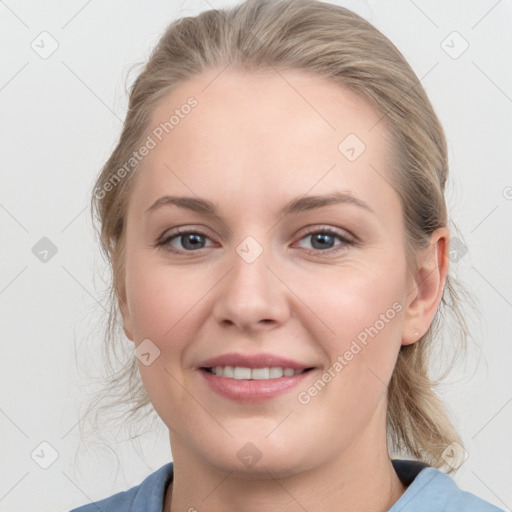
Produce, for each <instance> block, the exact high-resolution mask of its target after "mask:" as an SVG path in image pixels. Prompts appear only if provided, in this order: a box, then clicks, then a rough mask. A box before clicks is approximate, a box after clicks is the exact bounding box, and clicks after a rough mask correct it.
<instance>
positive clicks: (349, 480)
mask: <svg viewBox="0 0 512 512" xmlns="http://www.w3.org/2000/svg"><path fill="white" fill-rule="evenodd" d="M372 437H373V439H372ZM174 441H176V439H174ZM172 451H173V459H174V479H173V484H172V488H171V486H170V487H169V489H168V492H167V495H166V501H165V507H164V511H165V512H177V511H179V510H187V511H191V512H192V511H194V510H196V511H201V510H208V511H209V512H220V511H222V512H235V511H239V510H244V511H246V512H256V511H261V510H265V511H266V512H267V511H268V512H272V511H274V510H275V511H278V510H279V511H285V512H303V511H304V510H308V511H309V512H313V511H316V510H321V511H322V512H335V511H336V512H348V511H350V512H359V511H361V512H363V511H364V512H385V511H387V510H389V508H391V506H392V505H393V504H394V503H395V502H396V501H397V500H398V498H399V497H400V496H401V495H402V494H403V492H404V491H405V487H404V486H403V484H402V483H401V482H400V480H399V478H398V476H397V475H396V473H395V470H394V469H393V466H392V463H391V460H390V459H389V456H388V451H387V445H386V440H385V436H384V439H382V438H381V439H376V438H375V436H372V435H371V432H370V435H368V433H366V434H365V433H363V434H362V435H361V436H360V437H359V439H357V440H355V441H354V443H352V444H351V447H350V448H349V449H346V450H344V451H343V453H342V454H341V455H339V456H333V458H332V459H331V460H329V461H328V462H326V463H324V464H322V465H320V466H317V467H312V468H310V469H309V470H307V471H303V472H300V473H297V474H295V475H293V476H288V477H286V478H275V477H273V476H272V474H271V473H270V472H269V473H268V478H262V479H250V478H247V477H245V478H244V477H243V476H237V475H236V474H235V473H234V472H230V471H221V470H219V469H218V468H215V467H211V465H209V464H206V463H205V462H204V461H203V460H202V459H199V458H197V457H196V456H195V455H194V454H193V453H191V452H190V451H188V450H186V449H184V448H183V445H182V444H180V443H178V446H177V447H175V446H174V445H173V450H172Z"/></svg>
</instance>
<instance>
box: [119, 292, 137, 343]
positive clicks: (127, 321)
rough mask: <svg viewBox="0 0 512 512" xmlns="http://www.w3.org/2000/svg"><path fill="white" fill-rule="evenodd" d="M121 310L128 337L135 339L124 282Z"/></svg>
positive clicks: (121, 294)
mask: <svg viewBox="0 0 512 512" xmlns="http://www.w3.org/2000/svg"><path fill="white" fill-rule="evenodd" d="M118 296H119V310H120V311H121V316H122V318H123V331H124V334H125V335H126V337H127V338H128V339H129V340H131V341H134V338H133V331H132V317H131V315H130V309H129V308H128V301H127V300H126V288H125V285H124V283H123V284H122V285H121V289H120V290H119V295H118Z"/></svg>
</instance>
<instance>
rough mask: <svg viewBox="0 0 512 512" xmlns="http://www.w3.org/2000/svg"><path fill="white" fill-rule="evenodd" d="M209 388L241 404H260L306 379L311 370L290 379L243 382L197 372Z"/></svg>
mask: <svg viewBox="0 0 512 512" xmlns="http://www.w3.org/2000/svg"><path fill="white" fill-rule="evenodd" d="M199 371H200V372H201V373H202V375H203V376H204V378H205V379H206V382H207V383H208V384H209V386H210V388H211V389H212V390H213V391H215V392H216V393H218V394H219V395H221V396H223V397H225V398H229V399H231V400H238V401H242V402H261V401H263V400H270V399H271V398H274V397H276V396H278V395H280V394H281V393H284V392H285V391H288V390H290V389H292V388H294V387H295V386H298V385H299V384H300V383H301V382H303V381H304V379H306V378H307V377H308V376H309V374H310V373H311V371H312V370H309V371H305V372H302V373H299V374H297V375H292V376H291V377H279V378H277V379H265V380H263V379H262V380H257V379H251V380H245V379H230V378H228V377H220V376H218V375H214V374H213V373H210V372H208V371H206V370H203V369H200V370H199Z"/></svg>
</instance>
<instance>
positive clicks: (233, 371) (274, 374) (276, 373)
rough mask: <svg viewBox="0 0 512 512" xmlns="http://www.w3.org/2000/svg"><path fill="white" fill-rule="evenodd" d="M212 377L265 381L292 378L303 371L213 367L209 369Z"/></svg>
mask: <svg viewBox="0 0 512 512" xmlns="http://www.w3.org/2000/svg"><path fill="white" fill-rule="evenodd" d="M211 371H212V373H213V374H214V375H217V376H218V377H227V378H229V379H237V380H251V379H253V380H266V379H279V378H280V377H283V376H284V377H292V376H293V375H298V374H299V373H302V372H303V371H304V370H294V369H293V368H280V367H272V368H246V367H244V366H235V367H233V366H215V367H214V368H211Z"/></svg>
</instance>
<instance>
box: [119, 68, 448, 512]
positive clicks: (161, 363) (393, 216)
mask: <svg viewBox="0 0 512 512" xmlns="http://www.w3.org/2000/svg"><path fill="white" fill-rule="evenodd" d="M219 72H220V70H215V71H210V72H205V73H203V74H201V75H198V76H196V77H194V78H193V79H191V80H189V81H187V82H184V83H182V84H181V85H180V86H179V87H177V88H176V89H174V90H173V91H172V92H171V93H170V94H168V95H167V96H166V97H165V98H164V99H163V100H162V102H161V103H160V104H159V106H158V107H157V108H156V110H155V111H154V113H153V118H152V124H151V126H152V127H154V126H157V125H158V124H159V123H160V122H163V121H165V120H167V119H168V118H169V116H170V113H171V114H172V112H173V111H174V109H175V108H179V107H180V106H181V105H183V104H184V103H185V102H186V100H187V98H189V97H190V96H194V97H195V98H196V99H197V101H198V105H197V106H196V107H195V108H194V109H193V110H192V111H191V113H190V114H189V115H188V116H186V117H185V118H184V119H182V120H180V123H179V124H178V125H177V126H175V128H174V129H173V131H172V132H170V133H169V135H167V136H166V137H165V138H164V139H163V141H162V142H160V143H159V144H158V145H157V146H156V147H155V148H154V149H152V150H151V152H150V153H149V155H148V156H147V157H146V158H145V159H144V160H143V162H142V164H141V168H140V169H139V171H138V173H139V174H138V175H137V179H136V181H135V183H134V185H133V189H132V191H131V195H130V200H129V204H128V212H127V222H126V233H125V235H126V240H125V242H126V249H127V250H126V267H125V269H126V271H125V275H124V279H123V289H122V293H121V295H122V314H123V318H124V328H125V333H126V335H127V336H128V338H129V339H131V340H132V341H133V342H134V344H135V345H136V346H138V344H139V343H141V342H142V340H144V339H148V338H149V339H150V340H151V341H152V343H154V344H155V345H156V346H157V347H158V348H159V350H160V355H159V357H157V358H156V359H155V360H154V361H153V362H152V363H151V364H150V365H148V366H145V365H143V364H140V363H139V367H140V373H141V376H142V379H143V382H144V385H145V388H146V390H147V392H148V395H149V397H150V399H151V402H152V404H153V406H154V408H155V410H156V411H157V413H158V414H159V415H160V417H161V418H162V420H163V421H164V422H165V424H166V425H167V427H168V428H169V436H170V442H171V448H172V454H173V460H174V465H175V472H174V482H173V485H172V487H171V486H170V487H169V489H168V490H167V493H166V499H165V508H164V510H167V511H169V510H170V511H171V512H175V511H178V510H189V509H190V508H191V507H194V508H195V509H197V510H198V511H201V510H208V511H209V512H216V511H224V512H225V511H231V510H233V511H235V510H236V511H239V510H244V511H256V510H265V511H272V510H280V511H283V510H285V511H290V512H291V511H296V510H304V509H306V510H308V511H316V510H318V511H320V510H322V511H334V510H336V511H352V512H353V511H359V510H361V511H363V510H364V511H367V512H368V511H384V510H388V509H389V508H390V507H391V505H392V504H393V503H394V502H395V501H396V500H397V499H398V498H399V497H400V495H401V494H402V493H403V492H404V491H405V488H404V486H403V485H402V484H401V482H400V481H399V479H398V477H397V475H396V474H395V472H394V470H393V468H392V466H391V462H390V459H389V456H388V451H387V446H386V407H387V403H386V385H387V383H388V382H389V379H390V377H391V375H392V372H393V368H394V365H395V361H396V357H397V354H398V351H399V349H400V346H401V345H402V344H410V343H414V342H415V341H417V339H418V338H420V337H421V336H422V335H423V334H424V333H425V331H426V330H427V329H428V326H429V325H430V323H431V321H432V319H433V317H434V315H435V312H436V310H437V307H438V305H439V302H440V299H441V295H442V289H443V286H444V282H445V277H446V271H447V258H446V247H447V243H448V237H449V234H448V232H447V230H446V229H444V228H441V229H439V230H437V231H436V232H435V233H434V234H433V235H432V238H431V244H430V246H429V248H428V249H426V250H424V251H422V252H421V253H420V252H419V253H417V254H416V256H415V257H416V262H415V265H414V268H412V269H411V268H409V267H408V265H407V261H406V246H405V231H404V222H403V218H402V209H401V203H400V200H399V197H398V195H397V193H396V191H395V190H394V189H393V188H392V186H391V185H390V182H391V168H390V167H391V166H390V164H389V162H390V156H391V149H390V142H389V134H388V132H387V129H386V126H385V123H384V122H380V123H379V124H377V125H376V123H377V121H378V120H379V118H380V116H379V114H378V113H377V112H375V111H374V110H373V109H372V108H371V107H370V106H369V105H367V104H366V103H365V102H364V101H362V100H361V99H360V98H359V97H357V96H355V95H354V94H353V93H351V92H350V91H348V90H346V89H344V88H341V87H340V86H338V85H334V84H332V83H330V82H328V81H326V80H324V79H322V78H318V77H315V76H312V75H309V74H307V73H305V72H302V71H286V72H281V73H280V74H277V73H275V72H268V73H258V74H255V72H254V71H253V72H245V73H244V72H242V71H236V70H225V71H224V72H222V73H220V75H219ZM208 84H209V85H208ZM206 86H207V87H206ZM291 86H293V87H291ZM205 87H206V88H205ZM299 93H300V94H299ZM348 134H356V135H357V136H358V137H359V139H361V140H362V141H363V142H364V144H365V145H366V149H365V151H364V152H363V153H362V154H361V155H360V156H359V158H357V159H356V160H355V161H353V162H350V161H349V160H348V159H347V158H346V157H345V156H344V155H343V154H342V153H341V152H340V151H339V150H338V145H339V144H340V142H341V141H342V140H343V139H344V138H345V137H346V136H347V135H348ZM376 170H378V173H377V172H376ZM383 177H384V178H386V179H383ZM335 190H336V191H341V192H345V193H348V194H350V195H351V196H352V197H356V198H358V199H359V200H361V201H364V202H365V203H366V205H367V206H368V209H366V208H363V207H361V206H358V205H355V204H351V203H343V204H334V205H330V206H325V207H322V208H318V209H314V210H310V211H305V212H300V213H294V214H289V215H285V216H283V215H282V214H280V213H279V210H280V209H281V208H282V207H283V206H284V204H285V203H287V202H288V201H289V200H291V199H293V198H297V197H300V196H303V195H305V194H307V195H323V194H329V193H331V192H333V191H335ZM166 194H168V195H171V194H172V195H176V196H188V197H196V198H197V197H199V198H203V199H207V200H209V201H211V202H213V203H214V204H215V205H216V207H217V209H218V215H210V214H206V215H205V214H200V213H197V212H192V211H189V210H187V209H183V208H179V207H177V206H174V205H170V206H165V207H162V208H159V209H155V210H154V211H151V212H150V213H147V212H146V211H147V209H148V208H149V207H150V206H151V205H152V204H153V203H154V202H155V201H156V200H157V199H159V198H160V197H162V196H164V195H166ZM177 226H181V227H182V228H190V229H191V230H192V231H194V230H195V232H197V231H199V232H201V233H204V234H205V235H206V236H205V237H200V238H199V242H200V244H199V248H194V246H193V247H192V249H190V245H184V244H186V243H187V241H188V240H189V238H188V237H180V236H176V237H175V238H173V239H172V240H171V241H168V242H167V248H169V247H171V248H174V249H175V250H181V251H182V252H181V254H175V253H172V252H170V251H169V250H168V249H167V250H166V248H165V247H164V246H156V243H157V241H158V240H159V239H162V235H163V234H165V235H166V236H165V237H164V238H168V237H169V236H171V235H172V234H173V231H172V229H173V228H175V227H177ZM326 227H330V228H331V229H334V230H336V231H337V232H338V233H339V234H340V235H341V236H342V237H346V238H349V239H351V240H352V241H354V240H355V243H347V242H344V241H343V239H338V238H337V236H334V237H333V238H332V239H329V240H327V247H326V249H323V250H322V249H321V248H320V249H319V248H318V247H319V246H318V245H317V244H315V240H317V239H318V235H317V236H316V237H315V236H314V235H311V234H310V235H307V232H308V231H309V230H312V231H315V232H322V228H326ZM174 234H175V232H174ZM247 236H251V237H253V238H254V239H255V240H256V241H257V242H258V243H259V244H260V246H261V247H262V248H263V252H262V253H261V255H260V256H259V257H258V258H257V259H256V260H255V261H254V262H252V263H248V262H246V261H245V260H244V259H243V258H242V257H240V255H239V254H238V253H237V251H236V249H237V246H239V244H240V243H241V242H242V241H243V240H244V239H245V238H246V237H247ZM184 238H185V240H184ZM196 243H197V241H196ZM201 246H202V247H201ZM196 247H197V246H196ZM329 250H330V251H331V252H330V253H328V251H329ZM334 251H336V252H334ZM396 303H398V304H399V305H400V306H401V311H399V312H397V313H396V315H395V316H394V318H393V319H392V320H391V321H389V322H388V323H386V324H385V327H384V328H382V329H380V330H379V332H378V334H377V335H376V336H374V337H373V338H371V339H370V341H369V342H368V344H367V345H366V346H365V347H364V349H363V350H361V351H360V352H359V353H358V354H357V355H355V356H354V358H353V359H352V360H351V361H349V363H348V364H347V365H346V366H345V367H344V368H343V370H342V371H341V372H339V373H338V374H336V376H335V378H333V379H332V380H331V381H330V382H329V383H328V384H327V385H326V386H325V388H324V389H323V390H322V391H321V392H320V393H318V394H317V396H315V397H314V398H313V399H311V401H310V402H309V403H308V404H306V405H304V404H301V403H300V402H299V401H298V399H297V395H298V393H299V392H300V391H304V390H307V389H308V388H309V387H310V386H311V385H312V384H313V383H314V382H315V381H316V380H317V379H318V378H320V377H321V376H322V374H323V372H324V371H326V370H327V369H328V368H329V367H331V365H332V364H333V362H334V361H336V359H337V357H338V356H339V355H340V354H341V355H342V354H344V353H345V351H346V350H347V349H348V348H349V347H350V345H351V343H352V341H353V340H354V339H356V337H357V336H358V334H360V333H361V331H363V330H364V329H365V327H368V326H371V325H374V324H375V322H376V321H377V320H378V319H379V315H381V314H384V313H385V312H386V311H387V310H389V309H390V308H392V305H393V304H396ZM416 333H417V334H416ZM227 352H243V353H251V354H252V353H259V352H269V353H272V354H277V355H281V356H284V357H289V358H293V359H296V360H298V361H301V362H309V365H310V366H314V367H315V370H313V371H311V372H309V375H308V376H307V379H306V380H305V381H304V382H305V383H304V384H301V385H300V386H299V388H293V389H292V390H289V391H287V392H285V393H282V394H281V395H279V396H278V397H276V398H273V399H271V400H267V401H264V402H260V403H243V402H240V401H234V400H230V399H227V398H224V397H222V396H220V395H218V394H216V393H215V392H213V391H212V390H211V389H210V388H209V386H208V385H207V384H206V383H205V379H204V378H203V376H202V375H201V374H200V372H199V371H198V370H197V365H198V364H199V363H200V362H201V361H203V360H205V359H206V358H210V357H214V356H218V355H221V354H224V353H227ZM248 442H250V443H252V444H254V445H255V446H256V447H257V450H258V451H259V453H260V454H261V458H260V460H259V461H258V462H257V463H256V464H254V465H253V466H252V467H247V466H245V465H244V464H243V463H242V462H241V460H240V459H239V457H237V453H238V452H239V450H240V449H242V447H244V445H246V443H248Z"/></svg>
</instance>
